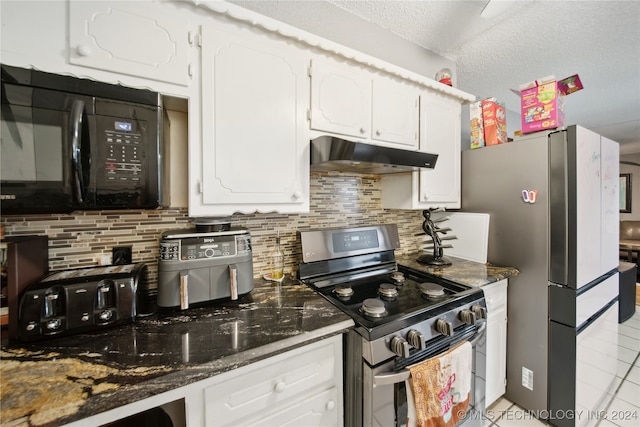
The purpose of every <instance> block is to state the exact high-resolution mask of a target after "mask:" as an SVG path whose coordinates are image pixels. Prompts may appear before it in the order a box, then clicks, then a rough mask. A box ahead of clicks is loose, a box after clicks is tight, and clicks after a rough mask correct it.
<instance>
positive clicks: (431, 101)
mask: <svg viewBox="0 0 640 427" xmlns="http://www.w3.org/2000/svg"><path fill="white" fill-rule="evenodd" d="M420 110H421V111H420V116H421V118H422V121H423V125H421V126H422V127H421V132H422V133H423V135H424V137H421V139H420V150H421V151H426V152H428V153H435V154H439V155H440V156H439V157H438V161H437V162H436V167H435V168H434V169H432V170H427V171H421V172H420V189H419V191H420V197H419V201H420V202H425V203H430V204H431V203H440V202H443V203H450V204H447V205H446V206H447V207H450V208H456V207H457V208H459V207H460V111H461V106H460V103H459V102H458V101H457V100H454V99H452V98H449V97H447V96H446V95H443V94H437V93H435V92H428V93H426V94H425V95H424V96H422V97H421V99H420Z"/></svg>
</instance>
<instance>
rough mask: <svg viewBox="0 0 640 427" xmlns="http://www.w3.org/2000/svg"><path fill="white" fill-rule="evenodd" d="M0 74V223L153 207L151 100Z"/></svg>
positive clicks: (22, 73)
mask: <svg viewBox="0 0 640 427" xmlns="http://www.w3.org/2000/svg"><path fill="white" fill-rule="evenodd" d="M0 68H1V70H2V93H1V98H2V109H1V110H0V116H1V120H0V125H1V128H0V145H1V153H0V154H1V155H0V159H1V160H0V161H1V167H0V178H1V180H2V182H1V185H0V203H1V204H0V210H1V212H2V214H3V215H8V214H32V213H67V212H72V211H74V210H102V209H149V208H156V207H158V206H159V205H160V202H161V200H160V194H161V193H160V182H161V179H160V171H161V169H160V165H161V163H160V162H161V160H160V149H161V147H160V144H161V138H160V132H161V129H162V123H161V120H162V108H161V104H160V96H159V94H158V93H157V92H153V91H149V90H144V89H135V88H128V87H124V86H120V85H112V84H107V83H102V82H96V81H93V80H89V79H80V78H76V77H72V76H63V75H57V74H51V73H45V72H41V71H37V70H33V69H24V68H17V67H11V66H7V65H4V64H3V65H1V66H0Z"/></svg>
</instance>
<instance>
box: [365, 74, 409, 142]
mask: <svg viewBox="0 0 640 427" xmlns="http://www.w3.org/2000/svg"><path fill="white" fill-rule="evenodd" d="M419 102H420V92H419V91H418V90H417V89H416V88H415V87H413V86H411V85H409V84H407V83H404V82H401V81H398V80H394V79H391V78H380V77H376V78H374V80H373V100H372V115H371V116H372V134H371V138H372V139H373V140H374V141H381V142H383V143H384V142H387V143H392V144H393V145H396V146H398V147H399V148H405V149H407V150H415V149H417V148H418V121H419V109H418V106H419Z"/></svg>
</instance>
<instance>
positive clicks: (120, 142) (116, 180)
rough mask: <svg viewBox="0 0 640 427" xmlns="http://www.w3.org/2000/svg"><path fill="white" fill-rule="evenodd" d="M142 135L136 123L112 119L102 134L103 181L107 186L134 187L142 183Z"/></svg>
mask: <svg viewBox="0 0 640 427" xmlns="http://www.w3.org/2000/svg"><path fill="white" fill-rule="evenodd" d="M143 138H144V135H143V134H142V132H140V131H138V129H137V126H136V123H134V122H133V121H127V120H114V123H113V128H112V129H107V130H105V131H104V134H103V142H104V150H105V156H104V181H103V183H104V184H105V185H106V186H107V187H108V188H114V187H115V188H136V187H138V186H140V185H141V183H144V172H145V171H144V163H143V159H144V158H145V157H146V153H145V152H144V144H143Z"/></svg>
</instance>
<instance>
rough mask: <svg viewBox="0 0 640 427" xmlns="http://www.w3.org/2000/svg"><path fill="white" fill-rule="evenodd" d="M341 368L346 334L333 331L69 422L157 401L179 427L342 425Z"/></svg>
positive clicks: (77, 425) (113, 416)
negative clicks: (287, 348) (271, 354)
mask: <svg viewBox="0 0 640 427" xmlns="http://www.w3.org/2000/svg"><path fill="white" fill-rule="evenodd" d="M203 345H204V344H203ZM228 363H229V364H230V365H233V364H234V362H233V361H229V362H228ZM194 369H196V370H197V371H202V370H204V369H206V366H198V367H195V368H194ZM342 372H343V371H342V335H335V336H333V337H330V338H325V339H322V340H319V341H316V342H314V343H312V344H308V345H305V346H303V347H298V348H296V349H294V350H290V351H286V352H284V353H280V354H277V355H275V356H272V357H269V358H267V359H263V360H260V361H258V362H255V363H252V364H250V365H246V366H243V367H241V368H237V369H231V370H230V371H227V372H224V373H222V374H219V375H216V376H214V377H211V378H207V379H205V380H202V381H198V382H195V383H193V384H190V385H187V386H183V387H179V388H176V389H174V390H170V391H167V392H164V393H160V394H157V395H154V396H153V397H149V398H146V399H142V400H138V401H135V402H132V403H129V404H126V405H123V406H120V407H117V408H114V409H111V410H109V411H106V412H102V413H99V414H96V415H93V416H91V417H88V418H84V419H81V420H78V421H75V422H72V423H70V424H67V426H68V427H83V426H88V425H104V424H108V423H112V422H115V421H118V420H123V419H125V418H126V417H129V416H131V415H136V414H139V413H141V412H144V411H146V410H149V409H152V408H157V407H160V408H162V409H163V410H165V411H166V412H167V413H168V414H169V415H170V417H171V418H172V421H173V422H174V425H175V426H176V427H202V426H207V427H218V426H220V427H223V426H233V427H237V426H243V427H249V426H269V427H275V426H305V427H311V426H342V425H343V424H344V411H343V388H342V384H343V378H342V375H343V373H342ZM167 381H168V380H167ZM126 425H129V424H126Z"/></svg>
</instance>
